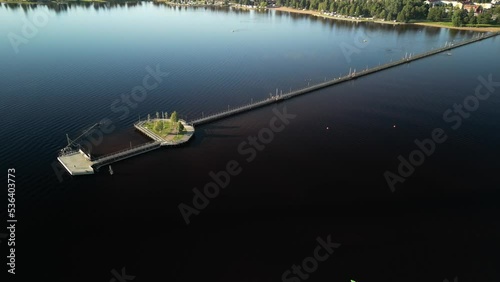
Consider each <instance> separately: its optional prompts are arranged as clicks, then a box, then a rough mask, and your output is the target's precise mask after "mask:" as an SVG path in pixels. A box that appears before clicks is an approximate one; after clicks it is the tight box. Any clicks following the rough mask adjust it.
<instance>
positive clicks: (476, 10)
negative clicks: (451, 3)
mask: <svg viewBox="0 0 500 282" xmlns="http://www.w3.org/2000/svg"><path fill="white" fill-rule="evenodd" d="M463 9H464V10H467V11H469V12H474V14H479V13H481V12H482V11H483V7H481V6H480V5H470V4H465V5H464V6H463Z"/></svg>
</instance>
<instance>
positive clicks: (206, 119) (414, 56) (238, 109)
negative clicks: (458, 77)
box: [189, 32, 500, 125]
mask: <svg viewBox="0 0 500 282" xmlns="http://www.w3.org/2000/svg"><path fill="white" fill-rule="evenodd" d="M499 34H500V32H495V33H493V32H489V33H483V34H481V36H477V37H473V38H470V39H466V40H464V41H462V42H457V43H453V44H451V45H448V44H446V45H445V46H444V47H439V48H436V49H433V50H430V51H427V52H423V53H420V54H410V56H409V57H407V56H405V57H403V58H401V59H399V60H396V61H391V62H388V63H385V64H383V65H379V66H375V67H372V68H366V69H364V70H361V71H359V72H354V73H349V74H347V75H345V76H340V77H339V78H333V79H331V80H326V81H324V82H320V83H318V84H314V85H310V86H309V85H308V86H306V87H303V88H300V89H297V90H294V91H290V92H288V93H286V94H280V95H276V96H271V97H270V98H265V99H263V100H260V101H256V102H253V103H249V104H245V105H241V106H237V107H235V108H232V109H228V110H224V111H221V112H216V113H213V114H209V115H207V116H203V117H201V118H197V119H194V120H191V121H190V122H189V124H192V125H197V124H202V123H206V122H210V121H213V120H216V119H220V118H223V117H226V116H228V115H233V114H237V113H240V112H244V111H248V110H251V109H253V108H256V107H260V106H264V105H268V104H271V103H274V102H278V101H281V100H283V99H288V98H291V97H294V96H297V95H301V94H305V93H308V92H311V91H314V90H317V89H321V88H324V87H328V86H332V85H335V84H338V83H342V82H344V81H348V80H351V79H354V78H358V77H362V76H365V75H368V74H371V73H375V72H378V71H381V70H385V69H388V68H392V67H395V66H399V65H402V64H406V63H410V62H412V61H416V60H419V59H422V58H425V57H429V56H432V55H435V54H438V53H441V52H444V51H446V50H451V49H454V48H458V47H461V46H464V45H467V44H470V43H473V42H477V41H481V40H483V39H487V38H490V37H493V36H497V35H499Z"/></svg>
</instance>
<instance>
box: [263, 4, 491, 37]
mask: <svg viewBox="0 0 500 282" xmlns="http://www.w3.org/2000/svg"><path fill="white" fill-rule="evenodd" d="M269 9H270V10H276V11H281V12H290V13H295V14H304V15H311V16H316V17H322V18H325V19H332V20H339V21H350V22H369V23H377V24H390V25H417V26H429V27H439V28H447V29H457V30H469V31H479V32H500V27H457V26H444V25H440V24H438V23H432V22H417V23H402V22H391V21H381V20H368V19H349V18H344V17H334V16H328V15H325V14H322V13H320V12H317V11H311V10H305V11H304V10H297V9H293V8H288V7H278V8H269Z"/></svg>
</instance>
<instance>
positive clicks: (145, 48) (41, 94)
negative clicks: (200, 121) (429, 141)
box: [0, 3, 500, 281]
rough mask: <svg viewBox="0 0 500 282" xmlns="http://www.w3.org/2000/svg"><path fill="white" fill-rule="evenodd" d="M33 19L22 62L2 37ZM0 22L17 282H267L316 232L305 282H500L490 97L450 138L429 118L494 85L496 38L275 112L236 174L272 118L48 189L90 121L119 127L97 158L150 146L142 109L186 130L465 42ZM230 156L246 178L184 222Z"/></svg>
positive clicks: (294, 25) (252, 27)
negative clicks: (404, 173) (156, 76)
mask: <svg viewBox="0 0 500 282" xmlns="http://www.w3.org/2000/svg"><path fill="white" fill-rule="evenodd" d="M42 11H45V12H42ZM41 13H46V14H41ZM34 15H49V16H47V18H48V21H47V23H46V24H45V25H43V26H40V27H38V28H37V32H36V34H35V35H34V36H33V37H32V38H29V39H28V42H27V43H26V44H21V45H19V46H18V47H19V48H18V51H19V52H18V53H16V52H15V50H14V48H13V47H12V44H11V43H10V41H9V39H8V38H9V37H8V35H9V34H10V33H11V32H12V33H14V34H17V35H20V36H21V35H22V28H23V25H24V22H23V17H27V19H28V20H32V17H33V16H34ZM40 17H42V16H40ZM0 18H1V19H2V25H0V26H1V27H0V32H1V34H2V38H4V39H2V40H1V41H0V50H1V52H0V62H1V65H0V77H1V80H0V89H1V94H0V117H1V118H2V121H3V123H2V124H3V126H2V130H1V131H0V135H1V136H0V137H1V139H0V140H2V144H1V146H0V155H1V156H2V160H3V162H2V163H3V164H4V165H3V169H6V168H8V167H15V168H16V171H17V173H16V177H17V183H16V185H17V194H16V200H17V217H18V220H19V222H18V229H17V240H18V247H17V249H16V252H17V268H18V269H17V270H18V276H16V277H17V278H18V279H20V280H19V281H27V280H26V279H28V278H31V280H33V278H36V279H38V280H40V281H94V280H104V281H109V280H110V279H112V278H113V277H114V276H113V274H112V273H111V270H112V269H116V270H118V271H119V272H120V270H121V269H122V267H126V272H127V273H129V274H131V275H134V276H136V278H135V279H134V280H133V281H156V280H166V281H200V280H202V279H203V280H209V281H281V279H282V278H281V276H282V274H283V272H285V271H286V270H288V269H291V266H292V265H293V264H301V263H302V261H303V259H304V258H306V257H308V256H311V255H312V252H313V250H314V248H315V247H316V246H317V241H316V238H317V237H318V236H319V237H321V238H324V239H325V238H326V237H327V236H328V235H331V238H332V241H335V242H338V243H340V244H341V246H340V247H339V248H338V249H337V250H336V251H335V252H334V253H333V254H332V255H331V256H330V257H329V258H328V260H326V261H325V262H320V263H319V266H318V270H317V271H315V272H313V273H311V274H310V277H309V278H308V279H307V280H309V281H326V280H328V281H349V279H353V280H356V281H443V280H444V279H445V278H448V279H450V280H451V279H452V278H453V277H455V276H458V277H459V279H460V280H461V281H496V280H498V278H499V276H500V275H499V273H498V268H497V265H498V263H499V259H498V255H497V253H498V250H499V247H500V246H499V243H498V237H499V235H500V224H499V222H498V212H499V210H498V205H497V202H498V199H499V195H498V180H497V177H496V171H497V170H498V168H499V167H500V165H499V161H498V157H499V150H498V145H497V144H498V142H499V141H500V140H499V139H500V134H499V133H498V132H499V129H500V128H499V125H498V120H499V117H500V112H499V110H498V106H499V104H500V98H499V96H498V94H499V92H500V90H498V87H497V88H496V91H495V92H492V94H491V96H490V97H489V98H488V99H486V100H482V101H480V103H479V105H478V107H477V110H475V111H473V112H471V113H470V117H468V118H467V119H463V123H462V124H461V126H460V127H459V128H458V129H456V130H453V129H452V128H451V125H453V123H451V122H446V121H444V120H443V117H442V116H443V113H444V112H445V111H446V110H447V109H449V108H451V109H453V105H454V104H461V103H463V101H464V98H466V97H467V96H470V95H473V94H474V91H475V89H476V87H477V86H478V85H479V84H480V81H479V80H478V77H479V76H482V77H485V78H487V77H488V76H489V75H492V78H493V80H494V81H499V80H500V73H499V71H498V65H499V63H500V58H499V57H498V54H499V53H500V41H499V39H498V38H492V39H488V40H485V41H481V42H478V43H475V44H473V45H468V46H465V47H462V48H459V49H454V50H453V51H451V56H448V55H446V54H440V55H436V56H433V57H431V58H427V59H424V60H421V61H417V62H412V63H411V64H408V65H404V66H400V67H397V68H394V69H389V70H387V71H384V72H380V73H377V74H374V75H371V76H368V77H363V78H360V79H356V80H353V81H350V82H349V83H345V84H341V85H338V86H335V87H331V88H327V89H323V90H321V91H317V92H315V93H312V94H308V95H306V96H302V97H298V98H294V99H292V100H287V101H286V102H282V103H279V104H277V105H276V109H277V110H280V111H282V110H283V107H286V109H287V111H288V112H289V113H292V114H294V115H296V117H295V118H294V119H292V120H291V121H290V123H289V124H288V125H286V127H285V128H284V130H283V131H282V132H279V133H276V134H275V136H274V138H273V139H272V141H271V142H270V143H269V144H265V148H263V149H262V150H261V151H258V152H257V154H256V156H255V159H253V160H252V161H250V162H249V161H247V160H246V159H247V158H248V157H249V155H248V154H241V153H239V152H238V147H239V146H240V144H241V143H242V142H244V141H247V142H248V137H249V136H255V135H257V134H258V133H259V131H260V130H262V129H263V128H267V127H269V122H270V121H271V120H272V118H273V116H274V113H273V108H275V107H265V108H261V109H258V110H256V111H253V112H250V113H246V114H242V115H239V116H236V117H232V118H229V119H225V120H221V121H219V122H215V123H211V124H207V125H203V126H199V127H197V128H196V135H195V137H194V139H193V140H192V141H191V142H190V143H188V144H187V145H185V146H182V147H179V148H175V149H162V150H159V151H154V152H152V153H149V154H146V155H142V156H140V157H136V158H133V159H129V160H126V161H123V162H120V163H117V164H114V165H113V170H114V172H115V173H114V174H113V175H112V176H111V175H109V174H108V173H107V171H106V170H104V171H102V172H100V173H98V174H96V175H92V176H85V177H70V176H68V175H62V176H60V177H61V179H59V178H58V176H57V173H56V172H55V171H54V167H53V164H57V163H55V160H56V157H57V152H58V150H59V149H61V148H62V147H64V146H65V144H66V139H65V134H66V133H67V134H69V135H70V137H72V138H74V137H76V136H78V135H79V134H81V133H82V131H83V130H85V129H86V128H88V127H90V126H91V125H92V124H94V123H95V122H97V121H99V120H101V119H103V118H108V119H110V120H111V121H112V122H113V125H114V126H115V129H114V130H113V132H112V133H111V134H107V135H106V136H105V137H104V140H103V141H102V142H100V144H99V145H98V146H94V147H93V148H92V152H93V153H94V154H96V155H99V154H105V153H109V152H112V151H115V150H119V149H122V148H126V147H128V146H130V144H132V145H136V144H139V143H142V142H146V141H147V139H146V138H145V137H143V136H141V135H140V134H138V133H137V132H135V131H134V130H133V128H132V123H133V122H134V121H136V120H137V119H138V118H139V117H141V118H144V117H146V116H147V114H148V113H150V114H154V113H155V112H156V111H168V112H172V111H174V110H176V111H177V112H178V113H179V114H180V116H181V117H183V118H185V119H187V120H190V119H194V118H196V117H200V116H202V115H206V114H209V113H211V112H216V111H219V110H223V109H226V108H228V107H232V106H236V105H239V104H243V103H248V102H250V101H251V100H252V99H254V100H257V99H263V98H265V97H268V96H269V93H275V91H276V88H278V89H279V91H281V90H283V91H288V90H289V89H290V88H292V89H296V88H299V87H304V86H306V85H307V84H312V83H317V82H321V81H324V79H325V78H326V79H328V78H332V77H337V76H339V75H341V74H342V75H344V74H346V73H348V72H349V69H350V68H351V69H352V70H354V69H357V70H360V69H363V68H366V67H372V66H376V65H378V64H383V63H385V62H389V61H391V60H396V59H399V58H401V57H403V56H405V55H406V54H408V53H419V52H424V51H427V50H429V49H432V48H436V47H438V46H443V45H444V44H445V43H446V42H450V41H454V40H455V41H460V40H463V39H467V38H470V37H472V36H474V35H475V33H473V32H466V31H450V30H444V29H436V28H423V27H399V26H391V25H387V26H386V25H383V26H380V25H373V24H354V23H347V22H333V21H329V20H323V19H317V18H314V17H304V16H296V15H290V14H288V13H279V12H266V13H257V12H255V11H250V12H241V11H240V12H238V11H231V10H217V9H204V8H198V9H192V8H190V9H184V8H170V7H167V6H161V5H159V6H157V5H153V4H151V3H144V4H142V5H136V6H118V7H110V8H106V7H100V8H99V9H96V8H94V7H93V6H90V7H88V8H85V7H78V6H72V7H70V8H68V9H59V10H57V11H54V10H53V9H48V8H46V7H38V8H30V9H27V11H25V10H23V9H21V8H17V9H15V8H12V7H7V6H5V5H4V6H2V8H0ZM343 50H344V51H343ZM346 50H350V51H351V52H352V53H351V55H346V54H349V52H347V53H346ZM148 66H150V67H152V68H153V69H154V68H156V67H157V66H158V67H159V69H161V71H162V72H168V76H165V77H163V78H162V81H161V82H160V83H159V85H158V87H157V88H155V89H153V90H151V91H148V93H147V96H146V98H145V99H144V100H143V101H141V102H137V103H135V104H134V106H127V109H128V113H127V114H125V112H124V111H119V110H117V109H116V107H113V106H112V105H113V103H117V104H115V106H124V105H126V104H125V103H124V102H120V100H121V95H129V94H130V93H131V91H132V89H133V88H134V87H135V86H138V85H142V83H143V82H142V81H143V78H144V77H145V76H146V75H147V74H148V71H147V70H146V68H147V67H148ZM484 89H486V88H483V91H484ZM115 101H118V102H115ZM394 125H395V126H396V127H394ZM327 128H328V129H327ZM435 128H442V129H443V131H444V132H445V133H446V134H447V136H448V139H447V140H446V141H445V142H444V143H442V144H438V145H437V146H436V148H435V153H434V154H432V155H431V156H429V157H427V158H426V159H425V161H424V163H423V164H422V165H421V166H419V167H417V168H416V170H415V172H414V173H413V174H412V175H411V176H410V177H408V179H407V180H406V181H405V182H404V183H398V184H396V192H394V193H392V192H391V190H390V189H389V187H388V185H387V183H386V180H385V179H384V172H385V171H388V170H389V171H392V172H397V167H398V164H399V161H398V159H397V157H398V156H399V155H402V156H404V157H405V158H407V157H408V155H409V154H410V152H412V151H413V150H415V149H416V148H417V147H416V145H415V144H414V140H415V139H419V140H423V139H425V138H431V132H432V131H433V129H435ZM231 160H234V161H237V162H238V163H239V165H240V167H241V169H242V172H241V174H239V175H237V176H235V177H232V178H231V180H230V184H229V185H228V186H227V187H226V188H225V189H224V190H222V191H221V192H220V194H219V195H218V196H217V197H216V198H214V199H212V200H210V204H209V205H208V207H206V208H205V209H204V210H202V211H201V212H200V214H199V215H195V216H192V217H191V223H190V224H189V225H186V223H185V222H184V219H183V218H182V216H181V214H180V212H179V209H178V205H179V204H180V203H181V202H183V203H186V204H189V205H192V203H191V201H192V198H193V192H192V189H193V188H194V187H197V188H199V189H202V188H203V186H204V185H205V184H207V183H209V182H210V181H211V178H210V176H209V172H211V171H214V172H218V171H222V170H224V169H225V168H226V165H227V163H228V162H229V161H231ZM56 170H57V168H56ZM59 180H62V181H59ZM4 203H5V201H4ZM1 211H2V215H3V217H2V218H5V209H4V207H2V209H1ZM0 246H1V249H2V257H5V256H4V255H3V254H7V250H6V248H5V243H4V242H2V243H0ZM292 276H294V275H292Z"/></svg>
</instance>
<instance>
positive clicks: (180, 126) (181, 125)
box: [178, 121, 184, 132]
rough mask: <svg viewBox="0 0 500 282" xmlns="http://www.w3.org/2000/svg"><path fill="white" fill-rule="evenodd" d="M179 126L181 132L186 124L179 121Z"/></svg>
mask: <svg viewBox="0 0 500 282" xmlns="http://www.w3.org/2000/svg"><path fill="white" fill-rule="evenodd" d="M178 128H179V132H183V131H184V125H183V124H182V123H181V122H180V121H179V125H178Z"/></svg>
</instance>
